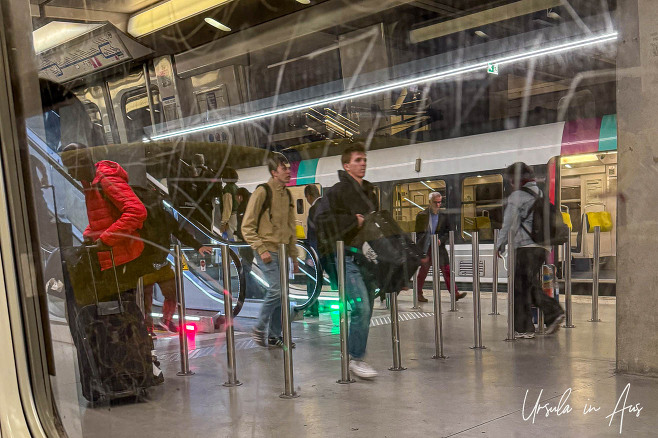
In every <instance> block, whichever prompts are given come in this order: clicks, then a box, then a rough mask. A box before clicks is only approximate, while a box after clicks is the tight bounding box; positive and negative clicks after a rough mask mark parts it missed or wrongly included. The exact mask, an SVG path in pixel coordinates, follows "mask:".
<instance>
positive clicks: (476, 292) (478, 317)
mask: <svg viewBox="0 0 658 438" xmlns="http://www.w3.org/2000/svg"><path fill="white" fill-rule="evenodd" d="M471 243H472V257H473V341H474V342H473V343H474V345H473V349H484V348H486V347H484V346H483V345H482V314H481V309H480V239H479V236H478V232H477V231H473V233H472V235H471Z"/></svg>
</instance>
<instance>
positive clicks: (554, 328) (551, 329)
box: [546, 313, 564, 335]
mask: <svg viewBox="0 0 658 438" xmlns="http://www.w3.org/2000/svg"><path fill="white" fill-rule="evenodd" d="M562 321H564V313H562V314H560V315H558V317H557V318H555V320H554V321H553V322H552V323H550V324H549V325H548V328H547V329H546V334H547V335H550V334H552V333H555V332H556V331H558V330H560V324H562Z"/></svg>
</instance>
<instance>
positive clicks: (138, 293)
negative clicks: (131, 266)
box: [135, 277, 152, 316]
mask: <svg viewBox="0 0 658 438" xmlns="http://www.w3.org/2000/svg"><path fill="white" fill-rule="evenodd" d="M151 299H152V298H151ZM135 301H136V302H137V307H139V310H140V311H141V312H142V315H144V316H146V315H145V314H144V277H139V279H138V280H137V288H136V289H135Z"/></svg>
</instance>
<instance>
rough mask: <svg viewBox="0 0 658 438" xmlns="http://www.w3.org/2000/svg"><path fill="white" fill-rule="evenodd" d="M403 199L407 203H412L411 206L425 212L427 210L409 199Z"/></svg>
mask: <svg viewBox="0 0 658 438" xmlns="http://www.w3.org/2000/svg"><path fill="white" fill-rule="evenodd" d="M402 199H404V200H405V201H407V202H408V203H410V204H413V205H415V206H416V207H418V208H420V209H421V210H423V211H425V209H424V208H423V207H421V206H420V205H418V204H416V203H415V202H414V201H412V200H410V199H409V198H402Z"/></svg>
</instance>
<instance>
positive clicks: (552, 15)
mask: <svg viewBox="0 0 658 438" xmlns="http://www.w3.org/2000/svg"><path fill="white" fill-rule="evenodd" d="M546 16H547V17H548V18H550V19H551V20H560V19H561V18H562V17H561V16H560V14H558V13H557V12H555V11H554V10H553V9H549V11H548V12H547V13H546Z"/></svg>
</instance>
